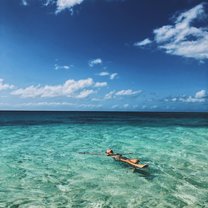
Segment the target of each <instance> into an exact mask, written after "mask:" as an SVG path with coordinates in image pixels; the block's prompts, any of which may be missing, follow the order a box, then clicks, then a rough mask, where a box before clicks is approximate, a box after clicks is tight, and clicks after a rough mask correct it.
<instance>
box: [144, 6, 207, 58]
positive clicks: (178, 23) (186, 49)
mask: <svg viewBox="0 0 208 208" xmlns="http://www.w3.org/2000/svg"><path fill="white" fill-rule="evenodd" d="M206 6H207V4H199V5H197V6H195V7H194V8H192V9H190V10H188V11H185V12H183V13H181V14H180V15H178V16H177V18H175V21H174V22H173V24H172V25H164V26H162V27H160V28H157V29H155V30H154V31H153V32H154V41H155V43H156V44H157V45H158V48H160V49H162V50H164V51H165V52H166V53H167V54H172V55H177V56H182V57H187V58H194V59H197V60H200V61H202V60H204V59H208V47H207V45H208V29H207V27H202V26H201V27H200V26H198V27H197V26H196V25H195V26H194V24H196V22H198V23H203V21H204V22H205V20H206V18H207V14H206V12H205V7H206ZM146 42H147V43H148V41H146ZM140 43H142V42H140ZM144 43H145V42H144Z"/></svg>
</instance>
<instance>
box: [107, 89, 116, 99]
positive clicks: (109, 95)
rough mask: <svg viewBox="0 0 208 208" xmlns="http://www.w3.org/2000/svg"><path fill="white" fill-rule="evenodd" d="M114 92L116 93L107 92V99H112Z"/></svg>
mask: <svg viewBox="0 0 208 208" xmlns="http://www.w3.org/2000/svg"><path fill="white" fill-rule="evenodd" d="M114 93H115V91H110V92H109V93H107V94H106V95H105V99H107V100H109V99H112V98H113V95H114Z"/></svg>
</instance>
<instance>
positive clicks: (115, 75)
mask: <svg viewBox="0 0 208 208" xmlns="http://www.w3.org/2000/svg"><path fill="white" fill-rule="evenodd" d="M117 76H118V73H113V74H111V75H110V79H111V80H113V79H115V78H116V77H117Z"/></svg>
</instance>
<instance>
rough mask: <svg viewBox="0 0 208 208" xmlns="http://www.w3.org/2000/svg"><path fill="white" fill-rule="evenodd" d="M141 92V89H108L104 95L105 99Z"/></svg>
mask: <svg viewBox="0 0 208 208" xmlns="http://www.w3.org/2000/svg"><path fill="white" fill-rule="evenodd" d="M140 93H142V90H137V91H133V90H131V89H128V90H120V91H115V90H113V91H110V92H109V93H107V94H106V95H105V99H112V98H115V97H118V96H131V95H137V94H140Z"/></svg>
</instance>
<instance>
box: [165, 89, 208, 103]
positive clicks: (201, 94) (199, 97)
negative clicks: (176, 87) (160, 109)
mask: <svg viewBox="0 0 208 208" xmlns="http://www.w3.org/2000/svg"><path fill="white" fill-rule="evenodd" d="M207 97H208V95H207V92H206V90H200V91H198V92H196V93H195V95H194V96H185V95H183V96H178V97H172V98H165V101H166V102H184V103H203V102H205V101H206V100H207Z"/></svg>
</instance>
